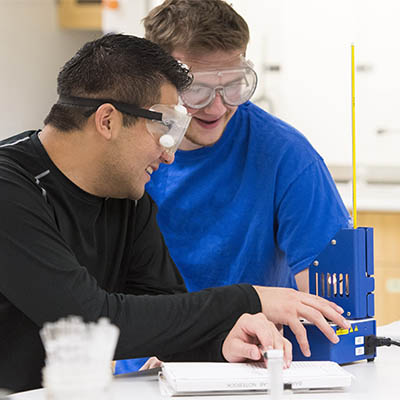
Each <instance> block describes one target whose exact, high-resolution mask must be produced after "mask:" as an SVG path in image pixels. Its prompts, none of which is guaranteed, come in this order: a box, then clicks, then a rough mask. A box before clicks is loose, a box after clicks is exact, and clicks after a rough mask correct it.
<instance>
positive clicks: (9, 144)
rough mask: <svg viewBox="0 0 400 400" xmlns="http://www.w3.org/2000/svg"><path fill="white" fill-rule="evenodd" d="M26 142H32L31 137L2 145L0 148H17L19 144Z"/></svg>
mask: <svg viewBox="0 0 400 400" xmlns="http://www.w3.org/2000/svg"><path fill="white" fill-rule="evenodd" d="M25 140H30V136H27V137H25V138H23V139H19V140H16V141H15V142H12V143H6V144H2V145H0V148H2V147H9V146H15V145H16V144H18V143H20V142H25Z"/></svg>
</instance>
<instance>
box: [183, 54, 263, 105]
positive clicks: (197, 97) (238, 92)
mask: <svg viewBox="0 0 400 400" xmlns="http://www.w3.org/2000/svg"><path fill="white" fill-rule="evenodd" d="M192 75H193V82H192V84H191V85H190V86H189V88H188V89H186V90H185V91H184V92H182V93H181V98H182V101H183V103H184V104H185V106H187V107H189V108H195V109H200V108H204V107H207V106H208V105H209V104H211V103H212V102H213V101H214V99H215V96H216V93H217V92H218V93H219V94H220V95H221V96H222V99H223V101H224V103H225V104H228V105H230V106H239V105H240V104H243V103H245V102H246V101H247V100H250V98H251V96H252V95H253V94H254V91H255V90H256V87H257V74H256V72H255V71H254V69H253V64H252V62H251V61H245V60H243V61H242V62H241V64H240V65H238V66H237V67H230V68H218V69H215V70H208V71H198V72H192Z"/></svg>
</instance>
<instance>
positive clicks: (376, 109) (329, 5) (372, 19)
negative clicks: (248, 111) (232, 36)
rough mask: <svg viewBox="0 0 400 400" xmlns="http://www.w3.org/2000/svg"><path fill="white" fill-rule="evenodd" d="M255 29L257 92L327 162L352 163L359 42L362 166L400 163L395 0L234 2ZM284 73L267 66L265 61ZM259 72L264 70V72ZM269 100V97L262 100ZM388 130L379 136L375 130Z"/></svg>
mask: <svg viewBox="0 0 400 400" xmlns="http://www.w3.org/2000/svg"><path fill="white" fill-rule="evenodd" d="M232 3H233V5H234V7H235V9H236V10H238V11H239V12H240V13H241V14H242V15H243V16H245V18H246V20H247V22H248V23H249V26H250V29H251V37H252V39H251V43H250V48H249V56H250V57H251V58H253V59H254V60H255V62H256V66H257V70H258V71H259V74H260V78H261V79H260V81H261V88H260V89H261V93H260V91H258V93H257V96H256V98H255V99H256V100H257V98H260V97H264V98H265V97H267V98H268V99H269V100H272V104H273V111H274V113H275V114H276V115H278V116H279V117H281V118H283V119H284V120H286V121H288V122H290V123H291V124H292V125H294V126H295V127H297V128H298V129H299V130H301V131H302V132H303V133H304V134H305V135H306V136H307V137H308V138H309V140H310V141H311V142H312V144H313V145H314V146H315V147H316V148H317V149H318V151H319V152H320V153H321V154H322V155H323V157H324V158H325V160H326V161H327V163H328V164H330V165H332V164H342V165H350V163H351V103H350V99H351V97H350V94H351V81H350V65H351V64H350V61H351V59H350V44H351V43H352V42H354V44H355V58H356V64H358V66H359V68H360V69H362V71H361V70H359V71H358V72H356V131H357V160H358V162H359V164H364V165H375V166H400V156H399V148H400V113H399V105H400V99H399V94H398V92H399V86H400V74H399V71H400V68H399V67H400V40H399V38H400V24H399V23H398V18H399V15H400V2H399V1H398V0H335V1H334V2H333V1H328V0H251V1H246V0H233V1H232ZM271 64H272V65H276V64H277V65H280V66H281V71H280V72H271V71H266V72H264V73H263V72H262V70H263V68H262V66H263V65H271ZM260 72H261V73H260ZM260 104H263V105H266V106H268V105H269V104H270V102H264V101H261V102H260ZM382 129H383V130H386V133H384V134H379V133H377V131H378V130H382Z"/></svg>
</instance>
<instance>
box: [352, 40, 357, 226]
mask: <svg viewBox="0 0 400 400" xmlns="http://www.w3.org/2000/svg"><path fill="white" fill-rule="evenodd" d="M351 128H352V129H351V131H352V142H353V160H352V163H353V228H354V229H357V199H356V95H355V74H354V44H353V43H352V44H351Z"/></svg>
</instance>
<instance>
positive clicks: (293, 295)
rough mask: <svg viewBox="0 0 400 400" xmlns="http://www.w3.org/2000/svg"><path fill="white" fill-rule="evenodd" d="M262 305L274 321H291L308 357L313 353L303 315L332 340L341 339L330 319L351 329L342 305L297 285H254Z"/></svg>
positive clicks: (298, 340)
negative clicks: (332, 326) (286, 286)
mask: <svg viewBox="0 0 400 400" xmlns="http://www.w3.org/2000/svg"><path fill="white" fill-rule="evenodd" d="M253 287H254V289H255V290H256V292H257V294H258V296H259V298H260V301H261V306H262V312H263V313H264V314H265V315H266V317H267V318H268V319H269V320H270V321H272V322H273V323H275V324H281V325H288V326H289V327H290V329H291V330H292V332H293V333H294V335H295V336H296V339H297V342H298V343H299V346H300V349H301V351H302V352H303V354H304V355H305V356H306V357H309V356H310V355H311V352H310V346H309V344H308V340H307V333H306V330H305V328H304V326H303V324H302V323H301V322H300V318H305V319H306V320H307V321H309V322H311V323H313V324H314V325H316V326H317V327H318V328H319V329H320V330H321V332H322V333H323V334H324V335H325V336H326V337H327V338H328V339H329V340H330V341H331V342H332V343H337V342H338V341H339V338H338V336H337V335H336V334H335V332H334V331H333V329H332V328H331V326H330V325H329V324H328V322H327V320H326V319H328V320H330V321H332V322H334V323H335V324H337V325H339V326H340V327H341V328H344V329H348V328H349V327H350V323H349V322H348V321H347V320H346V319H345V318H344V317H343V316H342V315H341V314H342V313H343V309H342V308H341V307H339V306H338V305H336V304H335V303H332V302H331V301H328V300H326V299H323V298H322V297H319V296H315V295H312V294H309V293H304V292H299V291H297V290H294V289H288V288H276V287H263V286H253Z"/></svg>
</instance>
